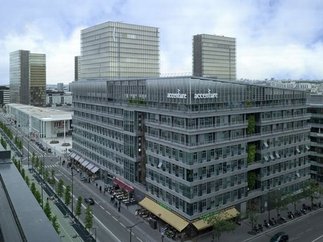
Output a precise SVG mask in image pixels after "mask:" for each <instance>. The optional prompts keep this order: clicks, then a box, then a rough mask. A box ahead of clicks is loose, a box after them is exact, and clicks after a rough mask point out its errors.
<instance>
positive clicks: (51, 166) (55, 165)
mask: <svg viewBox="0 0 323 242" xmlns="http://www.w3.org/2000/svg"><path fill="white" fill-rule="evenodd" d="M55 167H59V164H52V165H45V168H55Z"/></svg>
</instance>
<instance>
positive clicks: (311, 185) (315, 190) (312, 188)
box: [302, 180, 323, 206]
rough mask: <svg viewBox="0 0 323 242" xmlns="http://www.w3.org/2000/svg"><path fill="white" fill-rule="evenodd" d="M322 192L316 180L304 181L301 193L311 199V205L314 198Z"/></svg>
mask: <svg viewBox="0 0 323 242" xmlns="http://www.w3.org/2000/svg"><path fill="white" fill-rule="evenodd" d="M322 194H323V189H322V187H321V186H320V185H319V183H318V182H316V181H314V180H310V181H308V182H307V183H306V185H305V188H304V189H303V192H302V195H303V196H304V197H307V198H310V199H311V205H312V206H313V202H314V199H318V198H319V197H320V195H322Z"/></svg>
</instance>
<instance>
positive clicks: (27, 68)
mask: <svg viewBox="0 0 323 242" xmlns="http://www.w3.org/2000/svg"><path fill="white" fill-rule="evenodd" d="M45 91H46V55H45V54H36V53H31V52H30V51H29V50H17V51H14V52H11V53H10V102H11V103H21V104H26V105H33V106H45Z"/></svg>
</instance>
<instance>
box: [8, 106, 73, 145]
mask: <svg viewBox="0 0 323 242" xmlns="http://www.w3.org/2000/svg"><path fill="white" fill-rule="evenodd" d="M5 112H6V113H7V114H8V115H9V117H10V118H11V121H12V122H13V123H15V124H16V125H17V126H18V127H20V128H21V130H22V131H23V132H24V133H25V134H26V135H30V137H31V138H34V139H38V138H56V137H63V136H64V132H65V134H66V135H71V133H72V112H66V111H61V110H56V109H52V108H40V107H34V106H28V105H23V104H13V103H10V104H7V105H6V106H5Z"/></svg>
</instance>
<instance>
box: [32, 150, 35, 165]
mask: <svg viewBox="0 0 323 242" xmlns="http://www.w3.org/2000/svg"><path fill="white" fill-rule="evenodd" d="M31 164H32V165H33V166H36V156H35V152H33V153H32V155H31Z"/></svg>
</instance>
